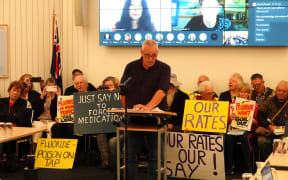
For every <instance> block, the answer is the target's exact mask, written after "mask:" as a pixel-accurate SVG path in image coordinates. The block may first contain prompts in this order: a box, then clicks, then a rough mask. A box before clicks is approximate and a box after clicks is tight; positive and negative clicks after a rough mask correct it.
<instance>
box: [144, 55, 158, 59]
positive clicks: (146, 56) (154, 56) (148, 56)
mask: <svg viewBox="0 0 288 180" xmlns="http://www.w3.org/2000/svg"><path fill="white" fill-rule="evenodd" d="M143 56H144V58H147V59H148V58H152V59H155V58H157V54H152V55H150V54H144V55H143Z"/></svg>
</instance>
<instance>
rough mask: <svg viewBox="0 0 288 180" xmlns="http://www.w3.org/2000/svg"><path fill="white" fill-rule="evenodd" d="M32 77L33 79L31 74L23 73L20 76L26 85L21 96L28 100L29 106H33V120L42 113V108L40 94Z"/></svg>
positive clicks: (21, 81) (20, 80)
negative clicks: (40, 107) (39, 104)
mask: <svg viewBox="0 0 288 180" xmlns="http://www.w3.org/2000/svg"><path fill="white" fill-rule="evenodd" d="M31 79H32V75H31V74H23V75H22V76H21V77H20V79H19V82H20V83H22V84H23V85H24V90H23V93H22V95H21V98H22V99H25V100H27V101H28V102H27V103H28V107H29V106H32V109H33V120H37V119H38V117H39V115H40V109H39V106H38V102H39V101H40V94H39V93H38V92H37V91H35V90H34V89H33V84H32V83H31ZM29 108H31V107H29Z"/></svg>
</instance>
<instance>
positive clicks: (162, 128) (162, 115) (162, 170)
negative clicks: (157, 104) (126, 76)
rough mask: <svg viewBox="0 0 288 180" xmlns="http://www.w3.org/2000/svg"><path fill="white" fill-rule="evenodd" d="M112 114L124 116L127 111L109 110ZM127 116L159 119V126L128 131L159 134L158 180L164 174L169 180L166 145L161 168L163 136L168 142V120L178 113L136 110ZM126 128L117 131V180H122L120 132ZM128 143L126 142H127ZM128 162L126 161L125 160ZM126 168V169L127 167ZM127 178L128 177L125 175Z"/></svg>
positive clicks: (131, 127) (129, 128) (133, 128)
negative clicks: (162, 135)
mask: <svg viewBox="0 0 288 180" xmlns="http://www.w3.org/2000/svg"><path fill="white" fill-rule="evenodd" d="M107 112H110V113H116V114H124V113H125V110H124V109H121V110H107ZM127 115H128V117H129V116H133V117H137V116H139V117H155V118H156V119H157V126H151V125H150V126H143V125H141V126H140V125H129V124H128V125H127V130H128V131H142V132H157V142H158V145H157V151H158V152H157V156H158V157H157V179H158V180H161V176H162V174H163V178H164V180H166V179H167V176H166V167H167V163H166V146H165V145H164V147H163V148H164V153H163V161H164V163H163V167H161V156H162V152H161V134H164V143H165V142H166V133H167V122H166V120H167V118H168V117H170V116H177V114H176V113H172V112H167V111H136V110H128V111H127ZM124 129H125V128H124V127H123V126H122V127H118V128H117V131H116V135H117V180H120V140H119V137H120V131H124ZM125 143H126V142H125ZM125 151H126V150H125ZM125 161H126V159H125ZM125 164H126V163H125ZM125 168H126V167H125ZM125 177H126V175H125Z"/></svg>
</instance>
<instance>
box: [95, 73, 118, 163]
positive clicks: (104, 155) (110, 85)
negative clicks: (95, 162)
mask: <svg viewBox="0 0 288 180" xmlns="http://www.w3.org/2000/svg"><path fill="white" fill-rule="evenodd" d="M102 87H105V88H104V89H107V90H108V91H114V90H116V89H120V82H119V79H118V78H116V77H112V76H108V77H106V78H105V79H104V80H103V81H102ZM114 136H115V135H114ZM114 138H116V137H112V138H111V139H114ZM97 143H98V148H99V151H100V153H101V159H102V167H107V166H108V165H109V148H108V143H107V137H106V135H105V134H103V133H101V134H97ZM114 143H115V144H114ZM114 145H116V139H114V140H111V142H110V141H109V147H110V154H111V156H112V159H111V163H112V166H113V167H114V166H116V160H117V159H116V146H114ZM111 147H112V149H111Z"/></svg>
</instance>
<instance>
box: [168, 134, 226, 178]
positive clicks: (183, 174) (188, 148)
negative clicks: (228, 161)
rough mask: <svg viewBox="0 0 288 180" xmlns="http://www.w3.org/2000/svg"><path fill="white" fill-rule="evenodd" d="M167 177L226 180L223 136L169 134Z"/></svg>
mask: <svg viewBox="0 0 288 180" xmlns="http://www.w3.org/2000/svg"><path fill="white" fill-rule="evenodd" d="M167 136H168V138H167V144H166V147H167V176H170V177H177V178H187V179H191V178H193V179H215V180H218V179H219V180H222V179H225V168H224V146H223V136H222V135H209V134H192V133H176V132H170V133H168V135H167Z"/></svg>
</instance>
